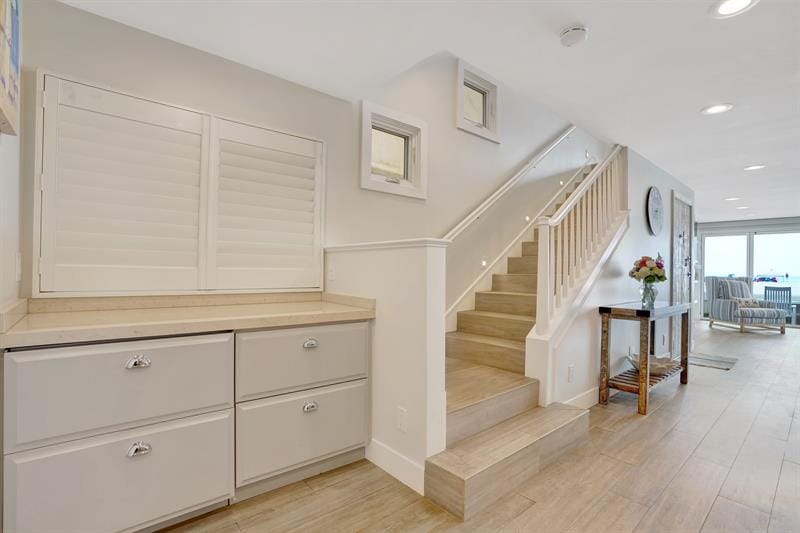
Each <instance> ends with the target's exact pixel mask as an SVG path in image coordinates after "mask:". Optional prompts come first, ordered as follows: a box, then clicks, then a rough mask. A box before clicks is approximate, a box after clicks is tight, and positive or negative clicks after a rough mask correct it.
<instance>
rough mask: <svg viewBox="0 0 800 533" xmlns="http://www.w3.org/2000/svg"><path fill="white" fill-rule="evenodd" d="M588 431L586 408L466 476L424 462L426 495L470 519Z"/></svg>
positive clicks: (575, 443)
mask: <svg viewBox="0 0 800 533" xmlns="http://www.w3.org/2000/svg"><path fill="white" fill-rule="evenodd" d="M588 433H589V413H588V411H587V412H585V413H584V414H583V415H581V416H580V417H578V418H577V419H575V420H573V421H572V422H570V423H568V424H566V425H564V426H562V427H560V428H558V429H556V430H555V431H553V432H551V433H549V434H548V435H546V436H544V437H542V438H541V439H539V440H537V441H535V442H534V443H532V444H531V445H530V446H527V447H525V448H523V449H522V450H519V451H518V452H517V453H515V454H513V455H511V456H510V457H508V458H506V459H504V460H502V461H500V462H498V463H496V464H494V465H492V466H491V467H489V468H487V469H485V470H483V471H481V472H479V473H477V474H476V475H474V476H472V477H470V478H468V479H466V480H462V479H459V478H458V477H457V476H455V475H453V474H451V473H450V472H448V471H446V470H445V469H443V468H440V467H439V466H437V465H434V464H432V463H430V462H428V463H426V465H425V496H426V497H428V498H430V499H431V500H433V501H435V502H436V503H438V504H439V505H441V506H442V507H444V508H445V509H447V510H448V511H450V512H451V513H453V514H454V515H456V516H458V517H459V518H461V519H463V520H469V519H470V518H471V517H473V516H475V515H476V514H477V513H479V512H480V511H482V510H483V509H486V508H487V507H489V506H490V505H492V504H493V503H495V502H496V501H497V500H499V499H500V498H502V497H503V496H505V495H506V494H509V493H510V492H512V491H514V490H515V489H517V488H519V487H520V486H521V485H522V484H524V483H525V482H526V481H527V480H528V479H530V478H531V477H533V476H534V475H535V474H537V473H538V472H539V471H540V470H541V469H543V468H545V467H546V466H547V465H549V464H550V463H552V462H553V461H555V460H556V459H557V458H558V457H559V456H560V455H562V454H563V453H565V452H566V451H569V450H570V449H572V448H574V447H575V446H577V445H579V444H580V443H581V442H583V441H584V440H585V439H586V438H587V437H588Z"/></svg>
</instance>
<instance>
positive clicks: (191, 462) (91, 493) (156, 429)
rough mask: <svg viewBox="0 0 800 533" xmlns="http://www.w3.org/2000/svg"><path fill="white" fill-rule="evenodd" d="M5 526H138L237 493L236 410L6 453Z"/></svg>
mask: <svg viewBox="0 0 800 533" xmlns="http://www.w3.org/2000/svg"><path fill="white" fill-rule="evenodd" d="M4 478H5V479H4V481H5V487H6V489H5V512H4V530H5V531H7V532H9V533H10V532H18V533H28V532H29V533H41V532H45V531H58V532H59V533H94V532H97V533H110V532H115V531H133V530H136V529H139V528H141V527H145V526H147V525H151V524H156V523H158V522H161V521H164V520H166V519H169V518H171V517H173V516H176V515H180V514H183V513H186V512H188V511H191V510H193V509H197V508H202V507H205V506H208V505H210V504H212V503H215V502H218V501H222V500H225V499H227V498H230V497H232V495H233V411H232V409H227V410H224V411H220V412H217V413H211V414H205V415H198V416H194V417H189V418H183V419H180V420H176V421H173V422H165V423H161V424H155V425H150V426H146V427H143V428H137V429H132V430H127V431H121V432H117V433H109V434H107V435H101V436H98V437H91V438H88V439H82V440H79V441H75V442H69V443H66V444H58V445H55V446H48V447H45V448H40V449H36V450H30V451H27V452H20V453H16V454H12V455H7V456H6V457H5V461H4Z"/></svg>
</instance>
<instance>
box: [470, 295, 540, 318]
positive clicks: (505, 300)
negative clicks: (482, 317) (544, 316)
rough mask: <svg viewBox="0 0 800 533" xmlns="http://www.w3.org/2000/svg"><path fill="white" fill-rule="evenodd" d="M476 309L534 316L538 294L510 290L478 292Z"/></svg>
mask: <svg viewBox="0 0 800 533" xmlns="http://www.w3.org/2000/svg"><path fill="white" fill-rule="evenodd" d="M475 309H477V310H478V311H492V312H494V313H511V314H514V315H531V316H534V315H535V314H536V295H535V294H531V293H526V292H508V291H481V292H476V293H475Z"/></svg>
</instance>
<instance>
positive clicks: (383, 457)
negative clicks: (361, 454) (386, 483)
mask: <svg viewBox="0 0 800 533" xmlns="http://www.w3.org/2000/svg"><path fill="white" fill-rule="evenodd" d="M367 459H368V460H369V461H370V462H371V463H373V464H375V465H376V466H377V467H379V468H380V469H381V470H385V471H386V472H387V473H388V474H389V475H391V476H392V477H394V478H396V479H398V480H399V481H400V482H402V483H403V484H404V485H408V486H409V487H411V488H412V489H414V490H415V491H416V492H418V493H419V494H422V495H424V493H425V465H421V464H418V463H415V462H414V461H412V460H411V459H409V458H408V457H406V456H405V455H403V454H402V453H400V452H398V451H397V450H395V449H394V448H392V447H391V446H387V445H386V444H384V443H382V442H381V441H379V440H376V439H372V441H371V442H370V443H369V445H367Z"/></svg>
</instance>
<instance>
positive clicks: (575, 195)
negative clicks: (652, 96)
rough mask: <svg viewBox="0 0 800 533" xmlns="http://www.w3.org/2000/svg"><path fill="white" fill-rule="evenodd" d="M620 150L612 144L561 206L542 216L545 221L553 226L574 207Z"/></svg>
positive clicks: (619, 146)
mask: <svg viewBox="0 0 800 533" xmlns="http://www.w3.org/2000/svg"><path fill="white" fill-rule="evenodd" d="M621 150H622V146H621V145H619V144H618V145H616V146H614V148H613V149H612V150H611V153H610V154H608V157H606V158H605V160H604V161H603V162H602V163H600V164H599V165H597V166H596V167H594V169H592V172H591V173H589V175H588V176H586V179H584V180H583V181H582V182H581V184H580V185H578V188H577V189H575V190H574V191H573V192H572V194H571V195H570V196H569V198H567V201H566V202H564V203H563V204H562V205H561V207H559V208H558V209H557V210H556V212H555V213H553V214H552V215H551V216H549V217H544V218H546V219H547V223H548V224H549V225H551V226H555V225H557V224H558V223H560V222H561V221H562V220H564V217H566V216H567V214H568V213H569V211H570V210H572V208H573V207H575V204H577V203H578V201H579V200H580V199H581V197H582V196H583V195H584V194H585V193H586V190H587V189H589V187H591V186H592V184H593V183H594V182H595V181H597V178H598V177H599V176H600V175H601V174H602V173H603V171H604V170H605V169H606V167H608V165H610V164H611V161H612V160H613V159H614V158H615V157H616V156H617V154H618V153H619V152H620V151H621Z"/></svg>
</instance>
